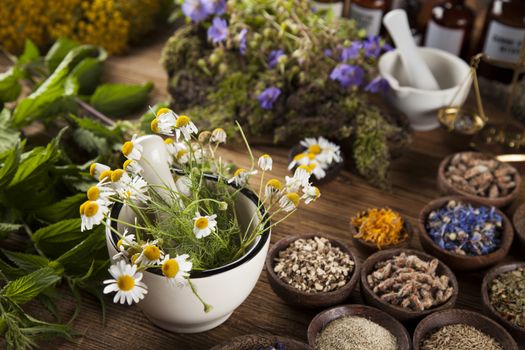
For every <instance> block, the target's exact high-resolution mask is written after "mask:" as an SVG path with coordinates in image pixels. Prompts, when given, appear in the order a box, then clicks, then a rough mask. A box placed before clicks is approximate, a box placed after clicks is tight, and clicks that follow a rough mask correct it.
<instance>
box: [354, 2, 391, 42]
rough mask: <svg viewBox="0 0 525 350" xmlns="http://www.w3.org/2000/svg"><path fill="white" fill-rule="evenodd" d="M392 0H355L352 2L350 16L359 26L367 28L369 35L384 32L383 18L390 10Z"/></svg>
mask: <svg viewBox="0 0 525 350" xmlns="http://www.w3.org/2000/svg"><path fill="white" fill-rule="evenodd" d="M390 6H391V0H353V1H352V2H351V4H350V18H351V19H353V20H355V21H356V23H357V26H358V27H359V28H363V29H365V30H366V32H367V35H374V36H375V35H379V34H382V33H383V32H384V29H383V26H382V20H383V16H384V15H385V13H387V12H388V11H390Z"/></svg>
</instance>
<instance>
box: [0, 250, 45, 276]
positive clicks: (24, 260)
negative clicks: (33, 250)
mask: <svg viewBox="0 0 525 350" xmlns="http://www.w3.org/2000/svg"><path fill="white" fill-rule="evenodd" d="M2 253H4V255H5V256H6V257H7V258H8V259H9V260H11V262H13V263H14V264H15V265H16V266H18V267H19V268H21V269H22V270H25V271H34V270H38V269H40V268H43V267H46V266H48V264H49V260H48V259H46V258H44V257H43V256H40V255H34V254H26V253H20V252H12V251H9V250H2Z"/></svg>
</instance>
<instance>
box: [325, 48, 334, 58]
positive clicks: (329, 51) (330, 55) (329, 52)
mask: <svg viewBox="0 0 525 350" xmlns="http://www.w3.org/2000/svg"><path fill="white" fill-rule="evenodd" d="M323 53H324V56H325V57H332V55H333V52H332V50H331V49H324V51H323Z"/></svg>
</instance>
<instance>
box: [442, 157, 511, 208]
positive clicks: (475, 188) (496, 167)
mask: <svg viewBox="0 0 525 350" xmlns="http://www.w3.org/2000/svg"><path fill="white" fill-rule="evenodd" d="M437 185H438V189H439V190H440V191H441V192H442V193H444V194H450V195H460V196H465V197H467V198H469V199H474V200H477V201H479V202H481V203H483V204H484V205H489V206H494V207H498V208H501V207H505V206H507V205H509V204H510V203H511V202H512V201H513V200H514V199H516V197H517V196H518V195H519V192H520V185H521V176H520V174H519V172H518V171H517V170H516V168H514V167H513V166H512V165H510V164H508V163H505V162H501V161H499V160H497V159H495V158H493V157H491V156H490V155H488V154H485V153H480V152H459V153H454V154H451V155H449V156H448V157H446V158H445V159H443V160H442V161H441V164H440V165H439V170H438V175H437Z"/></svg>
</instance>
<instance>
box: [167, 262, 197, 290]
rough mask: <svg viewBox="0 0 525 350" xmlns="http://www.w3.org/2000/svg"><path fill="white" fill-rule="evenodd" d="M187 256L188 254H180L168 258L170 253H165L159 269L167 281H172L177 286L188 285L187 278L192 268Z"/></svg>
mask: <svg viewBox="0 0 525 350" xmlns="http://www.w3.org/2000/svg"><path fill="white" fill-rule="evenodd" d="M189 257H190V256H189V255H188V254H182V255H178V256H176V257H175V258H170V255H169V254H166V256H165V257H164V260H162V262H161V269H162V274H163V275H164V276H165V277H166V278H167V279H168V282H170V283H174V284H175V285H177V286H178V287H184V286H186V285H188V281H187V278H188V277H190V271H191V268H192V263H191V261H189V260H188V259H189Z"/></svg>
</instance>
